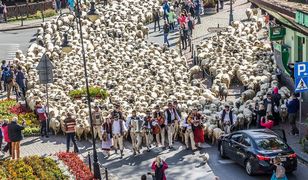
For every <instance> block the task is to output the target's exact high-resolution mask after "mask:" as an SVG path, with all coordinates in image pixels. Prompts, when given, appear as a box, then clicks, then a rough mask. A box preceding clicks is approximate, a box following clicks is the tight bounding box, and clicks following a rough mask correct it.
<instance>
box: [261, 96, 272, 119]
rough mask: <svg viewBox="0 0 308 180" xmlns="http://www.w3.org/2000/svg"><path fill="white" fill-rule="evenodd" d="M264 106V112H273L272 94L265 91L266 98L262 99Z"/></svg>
mask: <svg viewBox="0 0 308 180" xmlns="http://www.w3.org/2000/svg"><path fill="white" fill-rule="evenodd" d="M263 104H264V108H265V111H266V113H268V114H273V112H274V103H273V101H272V94H271V93H267V95H266V99H264V100H263Z"/></svg>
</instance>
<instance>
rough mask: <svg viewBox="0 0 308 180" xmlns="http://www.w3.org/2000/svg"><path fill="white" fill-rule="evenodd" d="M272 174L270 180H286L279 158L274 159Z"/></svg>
mask: <svg viewBox="0 0 308 180" xmlns="http://www.w3.org/2000/svg"><path fill="white" fill-rule="evenodd" d="M273 166H274V167H273V169H274V171H273V174H272V177H271V180H288V178H287V176H286V170H285V168H284V167H283V163H282V162H281V159H280V158H279V157H277V156H276V157H275V158H274V160H273Z"/></svg>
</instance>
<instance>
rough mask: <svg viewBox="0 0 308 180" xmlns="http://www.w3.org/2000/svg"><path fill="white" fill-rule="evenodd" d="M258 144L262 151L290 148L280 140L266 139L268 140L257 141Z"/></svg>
mask: <svg viewBox="0 0 308 180" xmlns="http://www.w3.org/2000/svg"><path fill="white" fill-rule="evenodd" d="M256 144H257V146H258V148H259V149H260V150H265V151H269V150H284V149H287V148H288V146H287V145H286V144H285V143H284V142H283V141H282V140H280V139H278V138H274V137H272V138H266V139H257V140H256Z"/></svg>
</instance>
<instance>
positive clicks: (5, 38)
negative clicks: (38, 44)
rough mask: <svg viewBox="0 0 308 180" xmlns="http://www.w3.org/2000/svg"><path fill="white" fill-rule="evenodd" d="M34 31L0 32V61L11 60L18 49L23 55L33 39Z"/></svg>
mask: <svg viewBox="0 0 308 180" xmlns="http://www.w3.org/2000/svg"><path fill="white" fill-rule="evenodd" d="M35 34H36V29H24V30H17V31H6V32H0V59H1V60H12V58H14V57H15V52H16V51H17V50H18V49H20V50H22V51H23V53H25V52H26V51H27V49H28V47H29V45H30V44H31V42H33V41H34V40H35V39H34V38H35Z"/></svg>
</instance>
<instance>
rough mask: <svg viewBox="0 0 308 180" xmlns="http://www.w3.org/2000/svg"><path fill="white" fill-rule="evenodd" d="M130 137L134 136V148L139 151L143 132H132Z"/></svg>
mask: <svg viewBox="0 0 308 180" xmlns="http://www.w3.org/2000/svg"><path fill="white" fill-rule="evenodd" d="M130 137H131V138H132V145H133V150H134V151H139V149H140V146H141V143H142V137H141V133H134V132H131V133H130Z"/></svg>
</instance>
